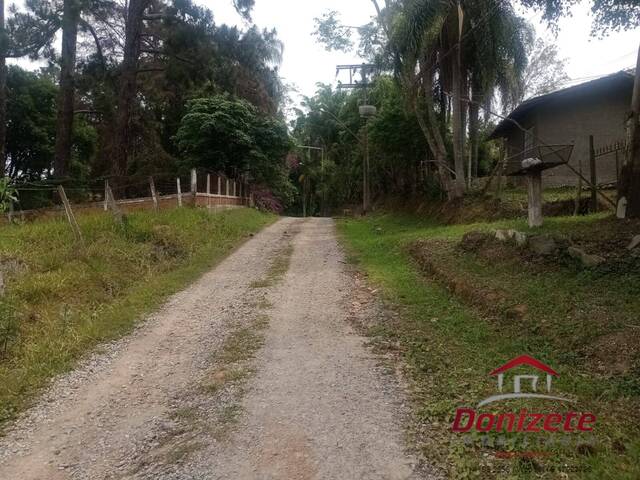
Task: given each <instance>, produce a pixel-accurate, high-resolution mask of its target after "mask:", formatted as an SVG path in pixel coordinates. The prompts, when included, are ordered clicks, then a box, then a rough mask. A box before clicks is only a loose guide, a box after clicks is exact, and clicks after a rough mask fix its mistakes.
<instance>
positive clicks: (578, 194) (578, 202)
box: [573, 158, 582, 216]
mask: <svg viewBox="0 0 640 480" xmlns="http://www.w3.org/2000/svg"><path fill="white" fill-rule="evenodd" d="M578 172H580V175H578V185H577V186H576V198H575V201H574V205H573V215H574V216H576V215H578V214H579V213H580V207H581V204H582V158H578Z"/></svg>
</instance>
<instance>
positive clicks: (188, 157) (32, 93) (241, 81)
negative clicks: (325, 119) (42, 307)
mask: <svg viewBox="0 0 640 480" xmlns="http://www.w3.org/2000/svg"><path fill="white" fill-rule="evenodd" d="M253 4H254V2H253V0H236V1H235V2H234V5H235V6H236V9H237V10H238V12H239V13H241V14H242V15H243V16H244V17H245V18H246V19H247V21H249V20H250V13H251V9H252V7H253ZM0 28H1V26H0ZM4 32H5V36H4V39H5V42H4V44H3V45H1V46H0V47H1V49H0V54H3V57H2V60H3V61H6V59H7V58H12V57H19V56H26V55H28V56H30V57H31V58H33V59H40V60H46V61H47V63H48V67H47V68H44V69H42V71H40V72H25V71H23V70H21V69H19V68H17V67H11V68H10V69H9V70H8V77H7V79H6V84H7V87H6V89H5V90H4V91H5V92H6V93H7V99H8V101H7V104H6V105H5V106H4V107H3V106H2V102H0V114H4V115H6V116H7V122H6V125H8V128H9V135H8V137H7V138H8V141H7V142H6V152H5V154H4V155H3V157H4V161H3V162H0V164H1V166H2V167H3V168H2V172H0V174H1V173H6V174H7V175H8V176H10V177H11V178H13V179H14V181H20V180H31V181H34V180H39V179H56V180H58V181H66V180H68V179H71V180H74V181H75V180H82V179H90V178H91V179H96V178H103V177H105V178H106V177H109V178H111V179H112V181H113V182H114V183H117V182H118V179H121V178H124V177H126V176H131V175H142V174H144V175H146V174H153V173H160V172H162V173H175V174H179V173H180V172H181V171H182V170H183V169H186V168H190V167H192V166H203V167H207V168H210V169H215V170H217V171H220V172H221V173H225V174H227V175H236V176H244V177H246V178H250V179H251V180H252V181H255V182H260V183H262V184H263V186H267V187H269V188H271V186H272V185H271V183H272V182H273V188H275V189H277V190H278V191H279V193H280V194H281V195H283V196H284V197H285V198H284V200H285V201H289V200H288V199H289V198H290V196H291V185H289V184H288V176H287V172H283V165H284V160H285V158H286V155H287V152H288V147H289V139H288V133H287V130H286V127H285V126H284V116H283V114H282V111H281V105H282V102H283V99H284V95H285V91H284V87H283V85H282V82H281V80H280V77H279V75H278V64H279V62H280V60H281V56H282V49H283V46H282V44H281V42H280V41H279V39H278V37H277V33H276V32H275V31H267V30H260V29H258V28H257V27H255V26H249V27H248V28H247V29H246V30H244V31H243V30H240V29H238V28H236V27H228V26H226V25H217V24H216V23H215V22H214V19H213V14H212V12H211V11H209V10H208V9H206V8H203V7H200V6H198V5H196V4H195V3H193V2H192V1H191V0H129V1H127V2H121V1H119V0H55V1H53V2H52V1H49V0H29V1H28V2H26V8H25V9H24V10H20V11H18V10H15V9H14V10H11V11H10V15H9V16H8V18H7V22H6V25H5V29H4ZM56 38H62V49H61V50H60V51H57V50H56V48H54V46H55V41H56ZM1 77H2V76H1V75H0V80H2V78H1ZM0 89H1V86H0ZM0 100H1V98H0ZM206 106H209V107H210V108H209V110H208V112H209V114H211V115H212V116H214V117H215V118H216V119H218V120H221V119H222V118H223V117H224V114H223V113H222V112H223V111H228V109H231V108H236V109H240V110H242V111H243V112H244V113H245V117H244V118H243V119H242V122H245V124H244V125H242V128H240V127H238V128H235V129H234V128H232V127H231V126H230V125H228V124H225V123H224V122H223V123H221V124H220V125H215V126H211V125H209V126H210V127H211V128H210V130H209V134H211V135H213V134H214V133H215V135H216V138H215V139H214V138H202V137H199V136H197V135H196V136H194V135H192V133H193V131H192V130H190V126H192V125H193V124H192V123H190V121H191V120H190V119H193V117H194V115H200V114H204V113H203V112H204V110H206ZM211 108H213V109H216V108H220V109H221V112H215V111H212V110H211ZM203 109H204V110H203ZM225 109H227V110H225ZM18 112H20V115H18ZM218 113H219V115H218ZM240 131H242V132H243V133H244V134H245V135H248V137H247V138H245V139H243V140H242V141H240V138H239V137H225V136H224V135H236V134H238V133H239V132H240ZM0 133H1V132H0ZM201 133H202V132H201ZM1 137H2V135H0V140H1ZM190 141H192V142H193V145H189V144H188V143H189V142H190ZM243 141H244V143H243ZM207 142H208V143H207ZM216 142H217V145H219V146H220V148H217V149H216V150H215V153H212V152H209V153H207V154H206V155H203V146H204V145H206V146H207V148H208V147H210V146H212V145H214V144H216ZM223 145H224V146H226V147H228V148H227V150H225V149H224V148H222V146H223ZM230 149H231V150H232V149H236V151H235V152H233V151H231V150H230ZM216 155H219V158H218V157H216ZM283 182H284V183H283Z"/></svg>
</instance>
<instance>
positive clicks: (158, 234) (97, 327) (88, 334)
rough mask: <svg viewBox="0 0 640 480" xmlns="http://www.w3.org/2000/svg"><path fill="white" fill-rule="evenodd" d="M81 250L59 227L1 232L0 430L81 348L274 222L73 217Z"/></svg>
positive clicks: (249, 215) (167, 214) (243, 212)
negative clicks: (5, 271)
mask: <svg viewBox="0 0 640 480" xmlns="http://www.w3.org/2000/svg"><path fill="white" fill-rule="evenodd" d="M78 220H79V223H80V228H81V230H82V232H83V235H84V238H85V243H86V249H85V250H81V249H79V248H78V247H77V246H76V245H74V242H73V237H72V234H71V231H70V229H69V226H68V224H67V223H66V222H64V221H41V222H35V223H31V224H26V225H10V226H3V227H0V265H4V266H5V267H3V268H7V267H6V266H7V265H11V266H12V268H11V270H12V272H13V273H9V274H7V275H6V277H7V278H6V283H7V290H6V295H5V296H4V297H1V298H0V314H2V318H0V340H2V341H0V346H2V344H3V343H5V341H6V351H5V352H4V353H3V354H2V357H1V358H0V424H1V423H3V422H5V421H6V420H8V419H10V418H13V417H14V416H15V414H16V413H17V412H19V411H20V410H21V409H23V408H24V407H25V406H26V405H28V404H29V401H30V400H31V399H33V398H34V394H36V393H37V392H38V391H39V389H40V388H42V386H43V385H45V383H46V381H47V380H48V379H50V378H51V377H52V376H54V375H56V374H59V373H61V372H64V371H66V370H69V369H70V368H72V367H73V365H74V364H75V362H76V361H77V360H78V359H79V358H80V357H81V356H82V355H83V354H85V353H86V352H87V351H88V350H90V349H92V348H94V347H96V346H97V345H99V344H100V343H102V342H105V341H108V340H111V339H115V338H118V337H120V336H122V335H124V334H126V333H127V332H129V331H130V330H131V329H132V327H133V326H134V325H135V324H136V322H137V321H138V320H139V319H140V318H142V316H143V315H144V314H146V313H148V312H150V311H152V310H153V309H154V308H156V307H157V306H158V305H160V304H161V302H162V301H163V300H165V299H166V298H167V297H168V296H169V295H171V294H173V293H175V292H177V291H179V290H180V289H182V288H184V287H185V286H186V285H187V284H189V283H190V282H192V281H193V280H195V279H196V278H197V277H198V276H199V275H201V274H202V273H204V272H205V271H206V270H208V269H209V268H211V267H212V266H213V265H215V264H216V263H217V262H219V261H220V260H221V259H223V258H224V257H225V256H226V255H227V254H228V253H229V252H230V251H231V250H232V249H233V248H235V247H236V246H238V245H239V244H240V243H242V242H243V241H244V240H245V239H246V238H247V237H248V236H249V234H250V233H255V232H257V231H259V230H260V229H261V228H263V227H264V226H265V225H267V224H269V223H271V222H273V221H275V217H274V216H272V215H267V214H263V213H260V212H258V211H256V210H250V209H238V210H231V211H227V212H222V213H216V214H211V213H208V212H206V211H202V210H195V209H189V208H184V209H175V210H170V211H161V212H159V213H154V212H139V213H134V214H131V215H129V216H128V218H127V220H128V222H127V225H126V226H125V227H121V226H118V225H117V224H116V223H115V222H114V221H113V219H112V217H111V216H109V215H106V214H105V215H87V216H81V217H80V218H79V219H78Z"/></svg>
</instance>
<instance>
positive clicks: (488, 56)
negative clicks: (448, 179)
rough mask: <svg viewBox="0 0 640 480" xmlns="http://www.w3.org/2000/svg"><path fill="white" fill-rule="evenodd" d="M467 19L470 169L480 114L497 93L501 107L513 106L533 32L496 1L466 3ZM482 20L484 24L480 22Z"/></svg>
mask: <svg viewBox="0 0 640 480" xmlns="http://www.w3.org/2000/svg"><path fill="white" fill-rule="evenodd" d="M467 3H468V6H467V7H466V8H467V10H466V17H467V21H468V22H469V24H468V25H467V27H466V28H467V29H468V30H467V31H469V32H470V37H471V38H470V41H468V42H466V43H465V44H464V45H463V56H464V64H465V66H466V69H467V71H466V75H467V78H468V81H469V83H470V88H469V89H467V93H468V91H469V90H470V91H471V96H470V98H469V102H468V106H469V168H468V174H469V176H471V175H472V172H473V171H475V170H476V169H477V165H478V146H479V138H478V130H479V126H480V122H479V110H480V108H481V107H484V109H485V112H487V111H490V109H491V107H492V103H493V100H494V98H495V97H496V93H499V94H500V98H501V103H502V105H503V106H505V105H508V104H510V103H511V102H512V99H513V98H514V96H516V95H517V92H518V90H519V89H520V88H521V79H522V76H523V74H524V71H525V69H526V67H527V52H528V45H529V44H530V43H531V42H533V34H534V33H533V29H532V27H531V25H530V24H528V23H527V22H526V21H525V20H524V19H522V18H520V17H519V16H518V15H517V14H516V13H515V11H514V10H513V8H512V7H511V6H510V5H509V4H507V3H504V2H500V1H496V0H478V1H476V2H467ZM483 19H484V20H483Z"/></svg>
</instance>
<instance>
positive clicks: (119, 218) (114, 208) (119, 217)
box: [107, 185, 124, 225]
mask: <svg viewBox="0 0 640 480" xmlns="http://www.w3.org/2000/svg"><path fill="white" fill-rule="evenodd" d="M107 202H108V204H109V208H111V212H113V217H114V218H115V219H116V222H118V223H119V224H120V225H124V214H123V213H122V212H121V211H120V208H118V204H117V203H116V197H114V196H113V190H111V186H109V185H107Z"/></svg>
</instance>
